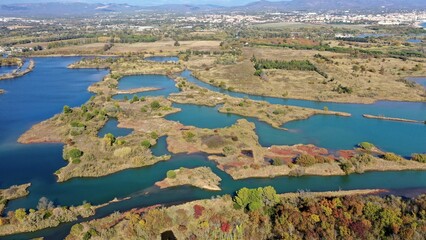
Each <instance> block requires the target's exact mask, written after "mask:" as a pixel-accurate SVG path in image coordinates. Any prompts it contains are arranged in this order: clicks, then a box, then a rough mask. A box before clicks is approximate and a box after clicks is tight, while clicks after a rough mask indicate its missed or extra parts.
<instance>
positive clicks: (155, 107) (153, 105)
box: [151, 101, 161, 110]
mask: <svg viewBox="0 0 426 240" xmlns="http://www.w3.org/2000/svg"><path fill="white" fill-rule="evenodd" d="M160 107H161V104H160V103H159V102H158V101H153V102H152V103H151V109H152V110H158V109H160Z"/></svg>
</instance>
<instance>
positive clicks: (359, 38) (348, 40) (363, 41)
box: [336, 37, 369, 43]
mask: <svg viewBox="0 0 426 240" xmlns="http://www.w3.org/2000/svg"><path fill="white" fill-rule="evenodd" d="M336 40H342V41H347V42H362V43H367V42H368V40H369V39H368V38H364V37H337V38H336Z"/></svg>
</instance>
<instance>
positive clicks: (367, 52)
mask: <svg viewBox="0 0 426 240" xmlns="http://www.w3.org/2000/svg"><path fill="white" fill-rule="evenodd" d="M254 45H257V46H269V47H283V48H290V49H295V50H317V51H328V52H335V53H349V54H365V55H370V56H377V57H378V56H381V57H396V58H404V57H425V55H424V54H423V53H421V52H418V51H413V50H410V51H409V50H401V51H390V52H387V53H386V52H383V51H380V50H367V49H355V48H346V47H331V46H329V45H298V44H270V43H254Z"/></svg>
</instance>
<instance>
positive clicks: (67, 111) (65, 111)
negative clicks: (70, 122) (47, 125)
mask: <svg viewBox="0 0 426 240" xmlns="http://www.w3.org/2000/svg"><path fill="white" fill-rule="evenodd" d="M63 111H64V113H65V114H68V113H72V109H71V108H70V107H69V106H67V105H65V106H64V108H63Z"/></svg>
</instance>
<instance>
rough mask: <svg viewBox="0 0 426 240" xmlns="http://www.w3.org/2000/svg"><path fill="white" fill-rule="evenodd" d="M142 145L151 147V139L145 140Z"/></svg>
mask: <svg viewBox="0 0 426 240" xmlns="http://www.w3.org/2000/svg"><path fill="white" fill-rule="evenodd" d="M141 146H142V147H144V148H151V142H149V140H143V141H142V142H141Z"/></svg>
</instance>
